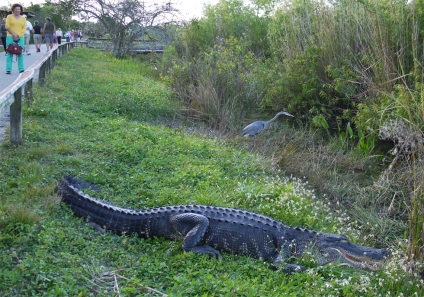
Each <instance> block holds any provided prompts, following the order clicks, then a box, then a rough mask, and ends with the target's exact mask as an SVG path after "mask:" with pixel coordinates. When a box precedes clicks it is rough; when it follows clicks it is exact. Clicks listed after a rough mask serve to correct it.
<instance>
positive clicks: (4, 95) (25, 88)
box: [0, 42, 76, 145]
mask: <svg viewBox="0 0 424 297" xmlns="http://www.w3.org/2000/svg"><path fill="white" fill-rule="evenodd" d="M75 46H76V43H75V42H67V43H64V44H61V45H59V46H57V47H55V48H54V49H52V50H50V51H49V52H48V53H45V54H44V57H43V58H42V59H40V60H38V61H37V62H36V63H35V64H33V65H32V66H31V67H30V68H28V69H27V70H26V71H25V72H23V73H21V74H20V75H19V76H18V78H17V79H16V80H15V81H14V82H13V83H12V84H11V85H10V86H8V87H7V88H6V89H4V90H3V91H2V92H0V114H2V113H3V111H4V110H5V109H6V108H7V107H9V106H10V142H11V143H12V144H14V145H19V144H22V98H23V97H25V98H26V99H27V102H29V103H31V102H32V81H33V79H34V76H35V74H36V72H37V71H38V82H39V84H40V85H43V84H44V79H45V77H46V75H47V74H48V73H49V72H50V71H51V69H52V68H53V67H54V65H55V63H56V60H57V58H58V57H59V56H62V55H64V54H66V53H67V52H68V50H69V49H71V48H74V47H75Z"/></svg>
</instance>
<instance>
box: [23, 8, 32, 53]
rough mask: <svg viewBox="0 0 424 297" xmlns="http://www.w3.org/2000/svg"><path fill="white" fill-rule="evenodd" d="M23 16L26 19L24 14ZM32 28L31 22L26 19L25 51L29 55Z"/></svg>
mask: <svg viewBox="0 0 424 297" xmlns="http://www.w3.org/2000/svg"><path fill="white" fill-rule="evenodd" d="M24 18H25V19H26V18H27V16H26V14H24ZM33 30H34V28H33V27H32V24H31V22H30V21H28V20H26V31H25V53H26V54H27V55H31V53H30V52H29V40H30V39H31V31H33Z"/></svg>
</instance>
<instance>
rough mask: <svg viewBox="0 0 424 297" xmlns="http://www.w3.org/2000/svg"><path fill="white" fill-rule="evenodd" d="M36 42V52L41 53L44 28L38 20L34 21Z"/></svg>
mask: <svg viewBox="0 0 424 297" xmlns="http://www.w3.org/2000/svg"><path fill="white" fill-rule="evenodd" d="M33 28H34V35H33V38H34V44H35V52H36V53H39V52H40V51H41V42H42V41H43V35H42V31H43V28H42V27H41V26H40V23H39V22H38V21H35V22H34V27H33Z"/></svg>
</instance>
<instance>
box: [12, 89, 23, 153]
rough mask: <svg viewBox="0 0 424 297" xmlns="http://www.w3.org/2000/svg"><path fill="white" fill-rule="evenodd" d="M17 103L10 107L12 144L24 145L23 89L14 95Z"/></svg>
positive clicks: (14, 102)
mask: <svg viewBox="0 0 424 297" xmlns="http://www.w3.org/2000/svg"><path fill="white" fill-rule="evenodd" d="M14 97H15V101H13V103H12V104H11V105H10V142H11V143H12V144H14V145H19V144H22V87H20V88H19V89H17V90H16V91H15V93H14Z"/></svg>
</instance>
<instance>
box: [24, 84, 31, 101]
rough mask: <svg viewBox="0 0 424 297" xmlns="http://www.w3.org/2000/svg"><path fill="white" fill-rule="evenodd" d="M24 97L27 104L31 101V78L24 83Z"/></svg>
mask: <svg viewBox="0 0 424 297" xmlns="http://www.w3.org/2000/svg"><path fill="white" fill-rule="evenodd" d="M25 98H26V102H28V104H31V103H32V78H31V79H30V80H29V81H28V82H27V83H26V85H25Z"/></svg>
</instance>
